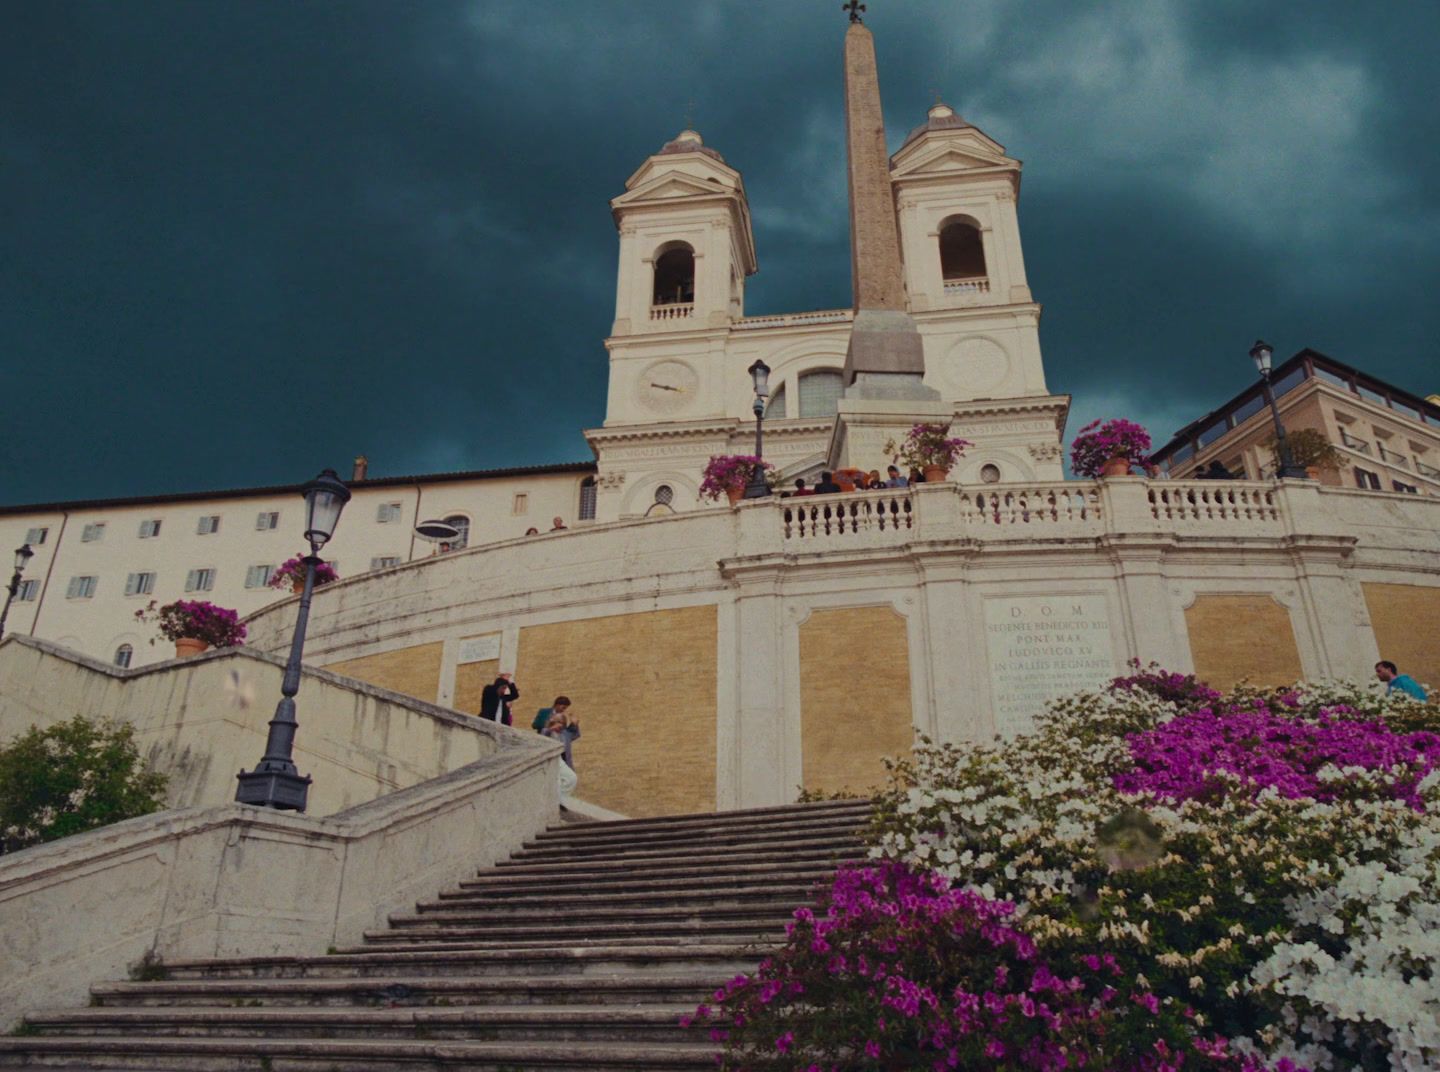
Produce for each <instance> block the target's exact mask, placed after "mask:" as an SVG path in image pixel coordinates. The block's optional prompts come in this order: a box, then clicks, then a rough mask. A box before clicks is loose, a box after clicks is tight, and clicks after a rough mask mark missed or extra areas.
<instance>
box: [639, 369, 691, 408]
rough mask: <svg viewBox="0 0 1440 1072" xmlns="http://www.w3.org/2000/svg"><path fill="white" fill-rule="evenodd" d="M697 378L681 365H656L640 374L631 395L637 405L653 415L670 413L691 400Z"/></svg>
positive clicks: (687, 404) (688, 403)
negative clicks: (634, 396) (633, 394)
mask: <svg viewBox="0 0 1440 1072" xmlns="http://www.w3.org/2000/svg"><path fill="white" fill-rule="evenodd" d="M699 386H700V377H699V376H698V375H696V372H695V370H694V369H693V368H691V367H690V366H689V365H687V364H685V362H683V361H675V360H667V361H657V362H655V364H653V365H649V366H647V367H646V368H645V369H643V370H642V371H641V373H640V379H639V380H638V381H637V382H636V384H635V394H636V397H637V398H638V399H639V400H640V404H641V405H642V406H644V407H645V408H646V409H648V410H650V411H651V412H654V413H674V412H676V411H678V410H682V409H684V408H686V407H687V406H689V405H690V403H691V402H693V401H694V400H695V389H696V388H697V387H699Z"/></svg>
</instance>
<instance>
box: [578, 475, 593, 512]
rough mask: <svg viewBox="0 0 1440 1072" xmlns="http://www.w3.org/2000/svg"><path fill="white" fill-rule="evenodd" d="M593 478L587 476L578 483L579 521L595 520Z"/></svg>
mask: <svg viewBox="0 0 1440 1072" xmlns="http://www.w3.org/2000/svg"><path fill="white" fill-rule="evenodd" d="M595 492H596V488H595V478H594V477H593V476H587V477H586V478H585V479H584V480H582V481H580V520H581V521H594V520H595Z"/></svg>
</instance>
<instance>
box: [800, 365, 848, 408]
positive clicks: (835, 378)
mask: <svg viewBox="0 0 1440 1072" xmlns="http://www.w3.org/2000/svg"><path fill="white" fill-rule="evenodd" d="M844 393H845V378H844V376H842V375H841V374H840V373H838V372H832V371H829V370H826V371H823V372H807V373H806V374H805V375H803V376H801V377H800V416H802V417H833V416H835V411H836V409H837V408H838V403H839V402H840V396H841V395H843V394H844Z"/></svg>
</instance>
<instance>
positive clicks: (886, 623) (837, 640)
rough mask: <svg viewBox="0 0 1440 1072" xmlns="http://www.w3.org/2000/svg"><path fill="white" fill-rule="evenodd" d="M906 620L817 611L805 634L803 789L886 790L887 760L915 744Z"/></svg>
mask: <svg viewBox="0 0 1440 1072" xmlns="http://www.w3.org/2000/svg"><path fill="white" fill-rule="evenodd" d="M913 726H914V715H913V713H912V708H911V704H910V654H909V645H908V642H907V639H906V629H905V619H904V618H902V617H901V616H900V615H899V614H896V613H895V611H894V610H893V609H891V608H890V607H841V608H835V609H832V610H817V611H815V612H814V613H812V614H811V615H810V617H809V618H807V619H806V620H805V622H804V623H803V624H802V625H801V626H800V756H801V776H802V778H803V779H804V784H805V788H806V789H809V790H812V791H817V792H831V793H833V792H838V791H840V790H850V791H853V792H857V793H863V792H865V791H867V790H870V789H875V788H879V787H881V786H883V785H885V781H886V779H885V765H884V764H883V763H882V762H881V761H882V759H883V758H884V757H885V756H905V755H908V754H909V752H910V749H911V747H912V746H913V745H914V743H915V731H914V729H913Z"/></svg>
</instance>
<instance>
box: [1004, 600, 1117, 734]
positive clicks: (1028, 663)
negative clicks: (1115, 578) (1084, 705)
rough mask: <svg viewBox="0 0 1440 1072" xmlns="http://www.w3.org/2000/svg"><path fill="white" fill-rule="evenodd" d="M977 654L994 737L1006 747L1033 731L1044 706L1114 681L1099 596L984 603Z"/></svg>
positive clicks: (1106, 619)
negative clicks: (981, 647) (984, 671)
mask: <svg viewBox="0 0 1440 1072" xmlns="http://www.w3.org/2000/svg"><path fill="white" fill-rule="evenodd" d="M985 651H986V655H987V656H988V660H989V665H990V696H991V704H992V706H993V709H994V713H995V731H996V732H997V733H998V734H999V735H1000V736H1001V737H1003V738H1006V739H1009V738H1011V737H1014V736H1015V735H1016V734H1020V733H1028V732H1029V731H1030V730H1033V729H1034V728H1035V715H1036V713H1037V712H1039V711H1040V709H1041V708H1043V707H1044V706H1045V703H1046V701H1048V700H1053V699H1055V698H1056V697H1057V696H1064V695H1065V694H1067V693H1071V692H1078V691H1079V690H1081V689H1093V688H1095V687H1097V686H1099V685H1103V684H1105V683H1106V682H1108V681H1109V680H1110V679H1111V678H1112V677H1114V676H1115V656H1114V651H1113V648H1112V647H1111V643H1110V613H1109V609H1108V607H1107V605H1106V602H1105V597H1104V596H1101V595H1093V594H1092V595H1079V596H1020V597H1016V598H1011V599H998V598H997V599H987V600H986V601H985Z"/></svg>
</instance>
